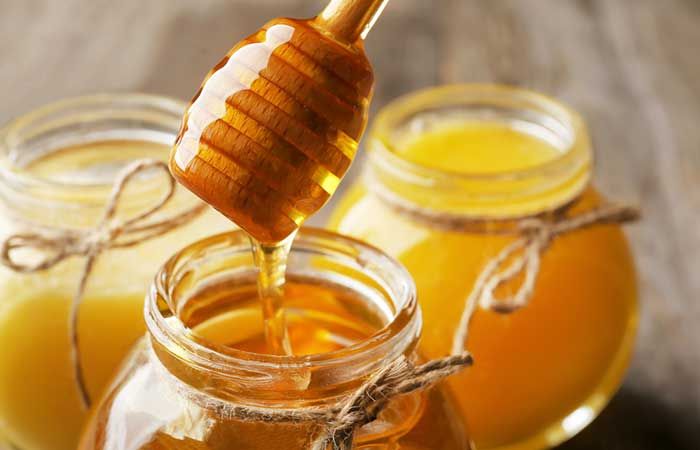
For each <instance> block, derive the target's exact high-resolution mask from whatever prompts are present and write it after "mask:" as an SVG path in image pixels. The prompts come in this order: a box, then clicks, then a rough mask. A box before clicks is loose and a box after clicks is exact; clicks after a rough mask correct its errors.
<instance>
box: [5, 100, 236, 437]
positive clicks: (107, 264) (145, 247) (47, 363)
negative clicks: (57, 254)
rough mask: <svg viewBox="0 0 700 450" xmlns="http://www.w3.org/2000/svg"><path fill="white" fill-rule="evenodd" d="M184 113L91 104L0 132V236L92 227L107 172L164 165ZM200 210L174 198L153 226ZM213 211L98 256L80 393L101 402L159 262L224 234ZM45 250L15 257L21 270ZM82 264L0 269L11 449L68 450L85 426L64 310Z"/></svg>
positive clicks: (82, 343)
mask: <svg viewBox="0 0 700 450" xmlns="http://www.w3.org/2000/svg"><path fill="white" fill-rule="evenodd" d="M183 111H184V104H182V103H180V102H178V101H175V100H170V99H167V98H162V97H153V96H146V95H131V94H119V95H98V96H92V97H84V98H77V99H71V100H67V101H62V102H59V103H56V104H52V105H49V106H46V107H43V108H41V109H38V110H36V111H34V112H31V113H29V114H27V115H25V116H23V117H20V118H18V119H16V120H14V121H12V122H11V123H9V124H8V125H6V126H5V127H4V128H3V129H2V130H1V131H0V208H2V213H1V214H0V234H1V236H0V237H1V238H2V239H5V238H6V237H7V236H9V235H13V234H16V233H27V232H32V233H41V234H45V235H53V234H57V233H66V232H69V233H70V232H78V233H79V232H85V231H86V230H89V229H90V228H91V227H94V226H95V225H96V224H97V223H98V221H99V220H100V218H101V217H102V214H103V211H104V209H105V203H106V201H107V199H108V197H109V195H110V191H111V189H112V184H113V182H114V180H115V175H116V173H117V172H118V171H119V170H121V169H122V168H123V167H124V166H126V165H127V164H128V163H131V162H133V161H134V160H136V159H141V158H155V159H158V160H163V161H165V160H166V159H167V157H168V153H169V147H170V145H171V144H172V142H174V139H175V136H176V134H177V131H178V128H179V124H180V118H181V115H182V112H183ZM166 187H167V182H166V179H165V174H164V173H161V172H158V171H148V172H144V173H142V174H139V175H138V176H137V177H136V178H135V179H133V180H132V181H131V182H130V183H129V186H128V188H127V190H126V191H125V193H124V195H123V196H122V198H121V200H120V202H119V208H118V213H117V214H118V217H119V218H122V219H126V218H129V217H133V215H134V214H137V213H138V212H141V211H143V210H144V209H145V208H148V207H150V206H152V205H153V204H155V203H156V202H157V201H158V199H159V198H160V197H161V196H162V195H163V192H164V191H165V188H166ZM198 204H200V203H199V202H198V200H196V199H195V198H194V197H193V196H192V195H190V194H189V193H187V192H186V191H185V190H184V189H182V190H181V189H178V190H177V191H176V194H175V196H174V197H173V198H172V199H171V201H170V202H169V203H168V205H167V206H166V207H165V208H163V209H162V210H161V211H160V212H158V214H157V215H156V216H155V217H153V219H154V220H158V219H159V218H160V219H163V218H167V217H171V216H173V215H176V214H179V213H182V212H184V211H187V210H190V209H191V208H193V207H195V206H196V205H198ZM225 227H227V224H226V221H225V220H224V219H223V218H219V215H218V214H217V213H215V212H213V211H212V210H205V211H204V213H202V214H201V215H199V216H197V217H196V218H194V219H193V220H191V221H189V222H187V223H185V224H183V225H182V226H179V227H177V228H174V229H173V230H171V231H169V232H167V233H165V234H163V235H162V236H158V237H156V238H154V239H151V240H148V241H146V242H143V243H141V244H139V245H136V246H133V247H130V248H122V249H110V250H106V251H104V252H102V254H100V255H99V256H98V257H97V260H96V263H95V265H94V268H93V270H92V272H91V273H90V275H89V278H88V281H87V286H86V289H85V293H84V296H83V301H82V304H81V306H80V309H79V311H78V327H77V331H78V336H79V337H80V340H79V346H78V351H79V353H78V354H79V360H80V363H81V365H82V373H83V376H84V381H85V386H86V388H87V392H88V393H89V395H90V396H91V397H92V398H95V397H96V396H98V395H99V393H100V392H101V390H102V388H103V387H104V386H105V384H106V382H107V381H108V380H109V378H110V377H111V376H112V372H113V370H114V369H115V368H116V367H117V366H118V364H119V362H120V361H121V359H122V358H123V357H124V356H125V354H126V353H127V352H128V349H129V348H130V347H131V345H133V343H134V342H135V341H136V340H137V339H138V338H139V337H140V336H142V335H143V332H144V330H145V326H144V325H143V319H142V308H143V297H144V294H145V292H146V289H147V287H148V285H149V282H150V280H151V277H152V274H153V273H154V272H155V271H156V269H157V268H158V266H159V265H160V264H161V263H162V261H163V260H164V259H165V258H166V257H167V256H168V255H169V254H170V253H171V252H172V248H173V247H176V246H177V247H180V246H181V245H182V244H183V242H189V241H191V240H194V239H197V238H199V237H201V236H203V235H204V234H205V233H211V231H212V230H216V229H218V230H223V229H225ZM47 252H51V250H48V249H45V251H40V250H39V249H18V250H16V251H15V252H13V257H14V258H15V259H19V260H21V261H24V262H27V263H31V262H33V261H37V260H38V258H41V257H42V256H44V257H45V256H46V253H47ZM84 265H85V257H84V256H73V257H70V258H67V259H65V260H63V261H61V262H58V263H57V264H55V265H53V266H52V267H50V268H47V269H46V270H40V271H36V272H32V273H18V272H15V271H12V270H9V269H8V268H6V267H2V268H0V348H1V349H2V351H0V435H2V436H4V437H5V438H6V439H7V440H8V441H9V445H10V446H11V447H12V448H17V449H21V450H73V449H75V447H76V445H77V442H78V435H79V432H80V428H81V426H82V425H83V421H84V418H85V416H86V413H85V411H84V410H83V409H84V408H83V406H82V405H81V399H80V396H79V391H78V388H77V384H76V381H75V379H76V378H75V376H74V368H73V365H72V360H71V356H70V354H71V349H72V346H71V336H70V333H69V322H70V317H69V314H70V309H71V302H72V299H73V296H74V295H75V293H76V290H77V288H78V283H79V277H80V275H81V273H82V271H83V268H84Z"/></svg>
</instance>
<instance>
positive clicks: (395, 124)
mask: <svg viewBox="0 0 700 450" xmlns="http://www.w3.org/2000/svg"><path fill="white" fill-rule="evenodd" d="M445 123H450V124H455V125H457V126H459V125H460V124H461V123H464V124H469V125H470V126H475V125H476V126H479V124H481V123H483V124H487V125H494V124H496V125H499V126H504V127H507V128H509V129H512V130H514V131H516V132H518V133H524V134H527V135H529V136H530V137H534V138H536V139H539V140H542V141H544V143H546V145H548V146H549V147H551V148H554V149H556V155H555V156H554V157H552V158H551V159H548V160H546V161H544V162H541V163H537V164H536V165H533V166H528V167H524V168H518V169H514V170H502V171H497V172H479V171H471V172H464V171H461V170H458V169H459V168H455V169H454V170H443V169H436V168H434V166H430V167H429V166H427V165H425V164H420V163H417V162H414V161H412V160H410V159H409V158H407V157H406V156H404V154H403V151H402V150H404V149H403V148H402V146H403V145H405V143H406V142H409V141H410V140H411V139H412V137H419V136H420V135H421V134H422V133H425V132H426V131H430V130H433V129H435V128H437V127H439V126H441V125H443V124H445ZM368 147H369V159H370V163H369V168H368V170H367V171H366V173H365V175H366V178H367V180H368V184H369V186H370V187H371V189H372V190H373V191H374V192H376V193H377V194H378V195H379V197H380V198H382V199H384V200H386V201H388V202H390V203H393V204H396V205H398V206H400V207H401V208H402V209H418V210H421V211H423V212H425V213H426V214H436V215H445V214H447V215H451V216H455V217H463V218H465V219H486V220H509V219H514V218H519V217H526V216H532V215H538V214H541V213H544V212H549V211H553V210H557V209H559V208H561V207H563V206H565V205H567V204H569V203H571V202H573V201H574V200H575V199H576V198H578V197H579V196H580V194H581V193H582V192H583V190H584V189H585V187H586V186H587V185H588V183H589V181H590V177H591V168H592V159H593V158H592V151H591V146H590V141H589V136H588V133H587V130H586V127H585V124H584V122H583V120H582V119H581V117H580V116H579V115H578V114H577V113H575V112H574V111H572V110H571V109H569V108H567V107H566V106H564V105H562V104H560V103H559V102H557V101H555V100H553V99H550V98H547V97H545V96H542V95H540V94H537V93H534V92H531V91H528V90H523V89H518V88H512V87H506V86H498V85H482V84H473V85H455V86H445V87H441V88H436V89H429V90H426V91H422V92H418V93H416V94H412V95H409V96H406V97H403V98H400V99H398V100H396V101H395V102H393V103H392V104H390V105H389V106H387V107H386V108H384V110H382V111H381V112H380V113H379V115H378V116H377V119H376V120H375V123H374V126H373V128H372V131H371V133H370V138H369V143H368ZM447 150H449V149H447ZM454 151H461V150H458V149H455V150H454ZM494 151H498V149H496V150H494ZM504 157H506V156H505V155H504Z"/></svg>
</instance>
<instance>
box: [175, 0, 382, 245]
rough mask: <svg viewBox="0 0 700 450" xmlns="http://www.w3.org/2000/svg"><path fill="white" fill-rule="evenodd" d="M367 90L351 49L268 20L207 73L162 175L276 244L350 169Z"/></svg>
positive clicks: (360, 60)
mask: <svg viewBox="0 0 700 450" xmlns="http://www.w3.org/2000/svg"><path fill="white" fill-rule="evenodd" d="M375 3H376V2H375ZM372 86H373V76H372V69H371V67H370V65H369V62H368V61H367V58H366V56H365V55H364V51H363V49H362V45H361V44H357V45H356V43H355V42H352V43H343V42H339V41H338V40H337V39H335V38H333V37H332V36H329V35H327V34H325V33H324V28H322V26H321V24H320V22H319V21H318V20H315V19H314V20H290V19H277V20H274V21H272V22H270V23H268V24H267V25H266V26H265V27H263V28H262V29H261V30H260V31H259V32H257V33H256V34H254V35H252V36H250V37H249V38H247V39H245V40H243V41H242V42H240V43H239V44H237V45H236V46H235V47H234V48H233V49H232V50H231V51H230V52H229V53H228V55H226V56H225V57H224V59H222V60H221V62H219V64H217V66H216V67H215V68H214V69H213V70H212V71H211V72H210V73H209V75H207V77H206V79H205V80H204V83H203V84H202V87H201V89H200V90H199V92H198V93H197V95H196V96H195V98H194V99H193V101H192V105H191V106H190V108H189V109H188V111H187V114H186V115H185V118H184V120H183V125H182V130H181V133H180V136H179V137H178V141H177V143H176V145H175V148H174V150H173V153H172V157H171V169H172V172H173V174H174V175H175V177H176V178H177V179H178V181H179V182H180V183H182V184H183V185H185V186H187V187H188V188H189V189H190V190H192V191H193V192H195V193H196V194H197V195H199V196H200V197H201V198H202V199H204V200H205V201H206V202H207V203H209V204H211V205H212V206H214V207H215V208H216V209H218V210H219V211H221V212H222V213H223V214H224V215H225V216H227V217H229V218H230V219H231V220H233V221H234V222H236V223H237V224H238V225H240V226H241V227H242V228H243V229H245V230H246V231H248V232H249V233H250V234H251V235H252V236H253V237H254V238H256V239H257V240H259V241H262V242H276V241H281V240H282V239H284V238H285V237H287V236H288V235H289V234H291V233H292V232H293V230H295V229H297V228H298V227H299V225H301V223H302V222H303V221H304V219H306V218H307V217H308V216H310V215H311V214H313V213H314V212H316V211H317V210H318V209H319V208H321V206H323V204H324V203H325V202H326V201H327V200H328V199H329V198H330V196H331V195H332V194H333V193H334V192H335V189H336V188H337V186H338V184H339V182H340V179H341V178H342V177H343V176H344V175H345V173H346V172H347V170H348V168H349V167H350V163H351V162H352V160H353V158H354V156H355V152H356V150H357V142H358V140H359V139H360V136H361V135H362V133H363V131H364V128H365V124H366V122H367V111H368V107H369V101H370V98H371V94H372Z"/></svg>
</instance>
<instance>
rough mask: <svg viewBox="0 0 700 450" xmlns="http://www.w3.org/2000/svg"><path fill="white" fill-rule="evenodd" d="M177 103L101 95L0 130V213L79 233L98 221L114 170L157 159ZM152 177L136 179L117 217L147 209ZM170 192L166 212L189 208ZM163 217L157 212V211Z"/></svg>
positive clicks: (155, 183)
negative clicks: (134, 162) (1, 210)
mask: <svg viewBox="0 0 700 450" xmlns="http://www.w3.org/2000/svg"><path fill="white" fill-rule="evenodd" d="M182 111H184V104H183V103H181V102H179V101H176V100H171V99H168V98H163V97H157V96H149V95H141V94H114V95H112V94H103V95H95V96H88V97H80V98H75V99H69V100H64V101H61V102H57V103H54V104H50V105H47V106H45V107H43V108H40V109H38V110H35V111H33V112H31V113H29V114H27V115H24V116H21V117H19V118H17V119H15V120H13V121H12V122H10V123H8V124H7V125H6V126H5V127H3V129H2V130H0V207H2V209H3V210H4V214H5V215H10V216H11V217H13V218H14V219H15V220H19V221H22V222H25V223H27V224H29V225H30V226H34V227H40V228H57V227H58V228H85V227H91V226H94V225H95V224H96V222H97V221H98V220H99V219H100V218H101V215H102V212H103V210H104V207H105V204H106V202H107V199H108V198H109V196H110V193H111V190H112V184H113V183H114V181H115V177H116V175H117V173H118V172H119V170H121V169H122V168H123V167H124V166H126V165H128V164H129V163H131V162H132V161H134V160H136V159H141V158H154V159H160V160H165V159H166V158H167V154H168V150H169V146H170V145H172V142H173V141H174V140H175V136H176V135H177V131H178V129H179V120H180V117H181V115H182ZM164 186H165V184H164V182H163V178H162V173H161V172H160V171H157V170H154V171H153V172H151V174H150V175H149V173H144V174H143V175H140V176H139V179H138V180H136V181H135V182H133V183H130V186H129V190H128V191H127V192H125V195H124V196H122V200H121V201H120V209H119V213H120V214H124V215H125V216H126V215H131V214H135V213H136V212H138V211H141V210H144V209H145V208H147V207H149V206H151V205H152V204H153V203H155V201H157V199H158V198H159V196H161V195H162V192H163V187H164ZM182 191H183V192H182V193H178V194H177V195H178V197H177V198H176V199H175V201H173V202H171V203H170V205H171V206H170V208H173V209H184V208H185V207H189V206H192V204H193V203H192V202H193V201H194V199H191V198H189V197H190V196H188V195H187V194H185V193H184V190H182ZM163 212H164V213H165V211H163Z"/></svg>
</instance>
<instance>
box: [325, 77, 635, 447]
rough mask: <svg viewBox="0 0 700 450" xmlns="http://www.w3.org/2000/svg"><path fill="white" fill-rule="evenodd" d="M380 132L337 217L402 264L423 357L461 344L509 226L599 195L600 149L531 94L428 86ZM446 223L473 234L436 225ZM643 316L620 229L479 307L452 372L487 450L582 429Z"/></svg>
mask: <svg viewBox="0 0 700 450" xmlns="http://www.w3.org/2000/svg"><path fill="white" fill-rule="evenodd" d="M371 134H372V136H371V137H370V142H369V147H370V148H369V151H370V163H369V167H368V168H367V169H366V171H365V177H364V178H363V180H362V181H361V182H360V183H358V184H357V185H355V186H354V187H353V188H352V189H351V190H350V192H349V193H348V194H347V196H346V197H345V198H343V199H342V200H341V203H340V205H339V207H338V209H337V210H336V211H335V212H334V215H333V217H332V219H331V226H332V227H333V228H335V229H337V230H339V231H340V232H342V233H347V234H350V235H352V236H355V237H358V238H360V239H363V240H366V241H367V242H370V243H372V244H374V245H377V246H378V247H380V248H382V249H384V250H385V251H387V252H388V253H389V254H391V255H392V256H394V257H396V258H398V259H399V260H400V261H401V262H403V263H404V264H405V265H406V267H407V268H408V270H409V272H410V273H411V275H412V276H413V277H414V279H415V281H416V285H417V288H418V295H419V300H420V304H421V307H422V309H423V312H424V318H425V326H424V333H423V338H422V342H421V349H422V351H423V352H424V354H426V355H427V356H428V357H439V356H440V355H443V354H445V353H447V352H449V351H450V348H451V344H452V338H453V333H454V330H455V329H456V328H457V325H458V321H459V317H460V315H461V313H462V310H463V308H464V304H465V300H466V299H467V297H468V295H469V294H470V292H471V291H472V289H473V287H474V283H475V281H476V279H477V276H478V274H479V273H480V271H481V270H482V269H483V268H484V266H485V265H486V264H487V263H488V262H489V261H490V259H491V258H493V257H494V256H495V255H496V254H497V253H498V252H499V251H500V250H501V249H502V248H503V247H504V246H505V245H507V244H508V243H510V242H512V240H513V237H512V232H511V233H508V232H507V231H508V229H509V228H508V227H509V226H512V222H509V221H512V220H517V218H519V217H528V216H532V215H536V214H539V213H541V212H542V211H551V210H553V209H556V208H562V207H564V206H565V205H568V204H569V203H572V202H574V203H575V206H574V207H573V208H572V209H571V214H576V213H577V212H580V211H584V210H586V209H589V208H591V207H593V206H595V205H597V204H599V203H600V202H601V201H602V199H601V197H600V195H599V194H597V193H596V192H595V190H594V189H593V188H592V187H590V186H589V184H588V183H589V179H590V167H591V155H590V147H589V146H588V145H589V143H588V140H587V135H586V132H585V128H584V127H583V125H582V123H581V122H580V120H579V119H578V116H576V115H575V113H573V112H571V111H569V110H568V109H566V108H564V107H562V106H561V105H559V104H558V103H556V102H554V101H553V100H550V99H546V98H544V97H542V96H539V95H537V94H534V93H530V92H528V91H523V90H519V89H514V88H508V87H500V86H489V85H466V86H452V87H444V88H437V89H434V90H428V91H425V92H421V93H417V94H414V95H412V96H408V97H406V98H404V99H401V100H398V101H397V102H395V104H393V105H390V106H389V107H387V108H386V109H385V111H383V112H381V113H380V114H379V116H378V119H377V123H376V124H375V128H374V129H373V130H372V132H371ZM444 218H449V219H450V220H453V221H461V223H464V224H465V225H464V228H463V229H453V230H447V229H444V228H441V226H440V225H439V221H440V220H441V219H444ZM452 223H455V222H452ZM504 231H506V232H505V233H504ZM520 281H522V279H519V280H516V281H515V282H514V283H513V284H510V285H505V286H502V287H500V288H499V290H498V291H497V295H498V294H501V295H504V294H508V293H512V292H514V291H515V289H517V287H518V286H519V285H518V283H519V282H520ZM636 321H637V298H636V281H635V272H634V266H633V262H632V259H631V255H630V251H629V248H628V245H627V242H626V240H625V238H624V236H623V234H622V232H621V230H620V229H619V227H617V226H599V227H595V228H591V229H588V230H585V231H577V232H574V233H571V234H568V235H565V236H562V237H559V238H557V239H556V240H555V241H554V242H553V244H552V245H551V247H550V248H548V249H547V250H546V251H545V253H544V256H543V259H542V262H541V266H540V270H539V273H538V276H537V280H536V287H535V291H534V294H533V296H532V298H531V299H530V301H529V303H528V304H527V305H526V306H525V307H523V308H521V309H519V310H517V311H515V312H513V313H511V314H499V313H497V312H494V311H489V310H485V309H478V310H477V311H476V313H475V315H474V316H473V319H472V322H471V325H470V331H469V338H468V340H467V342H466V347H467V349H468V350H469V351H470V352H471V353H472V354H473V356H474V360H475V363H474V366H473V367H471V368H470V369H469V370H467V371H464V372H462V373H459V374H456V375H455V376H453V377H451V378H449V379H447V380H446V381H445V383H446V384H447V385H448V386H449V387H450V389H449V391H450V393H451V394H452V395H453V397H454V398H455V399H456V403H457V404H458V405H459V407H458V410H459V416H460V417H463V418H464V419H465V422H466V423H467V424H468V426H469V429H470V433H471V435H472V437H473V438H474V442H475V445H476V447H477V448H498V449H530V448H543V447H548V446H553V445H556V444H558V443H559V442H561V441H562V440H565V439H566V438H568V437H570V436H572V435H573V434H576V433H577V432H578V431H580V430H581V429H582V428H583V427H584V426H586V425H587V424H588V423H589V422H590V421H591V420H592V419H593V418H594V417H595V416H596V414H597V413H598V412H599V411H600V409H601V408H602V407H603V406H604V405H605V403H606V402H607V400H608V399H609V398H610V397H611V396H612V395H613V393H614V392H615V391H616V389H617V388H618V387H619V385H620V383H621V380H622V378H623V376H624V373H625V370H626V367H627V364H628V362H629V358H630V355H631V352H632V347H633V342H634V336H635V330H636Z"/></svg>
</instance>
